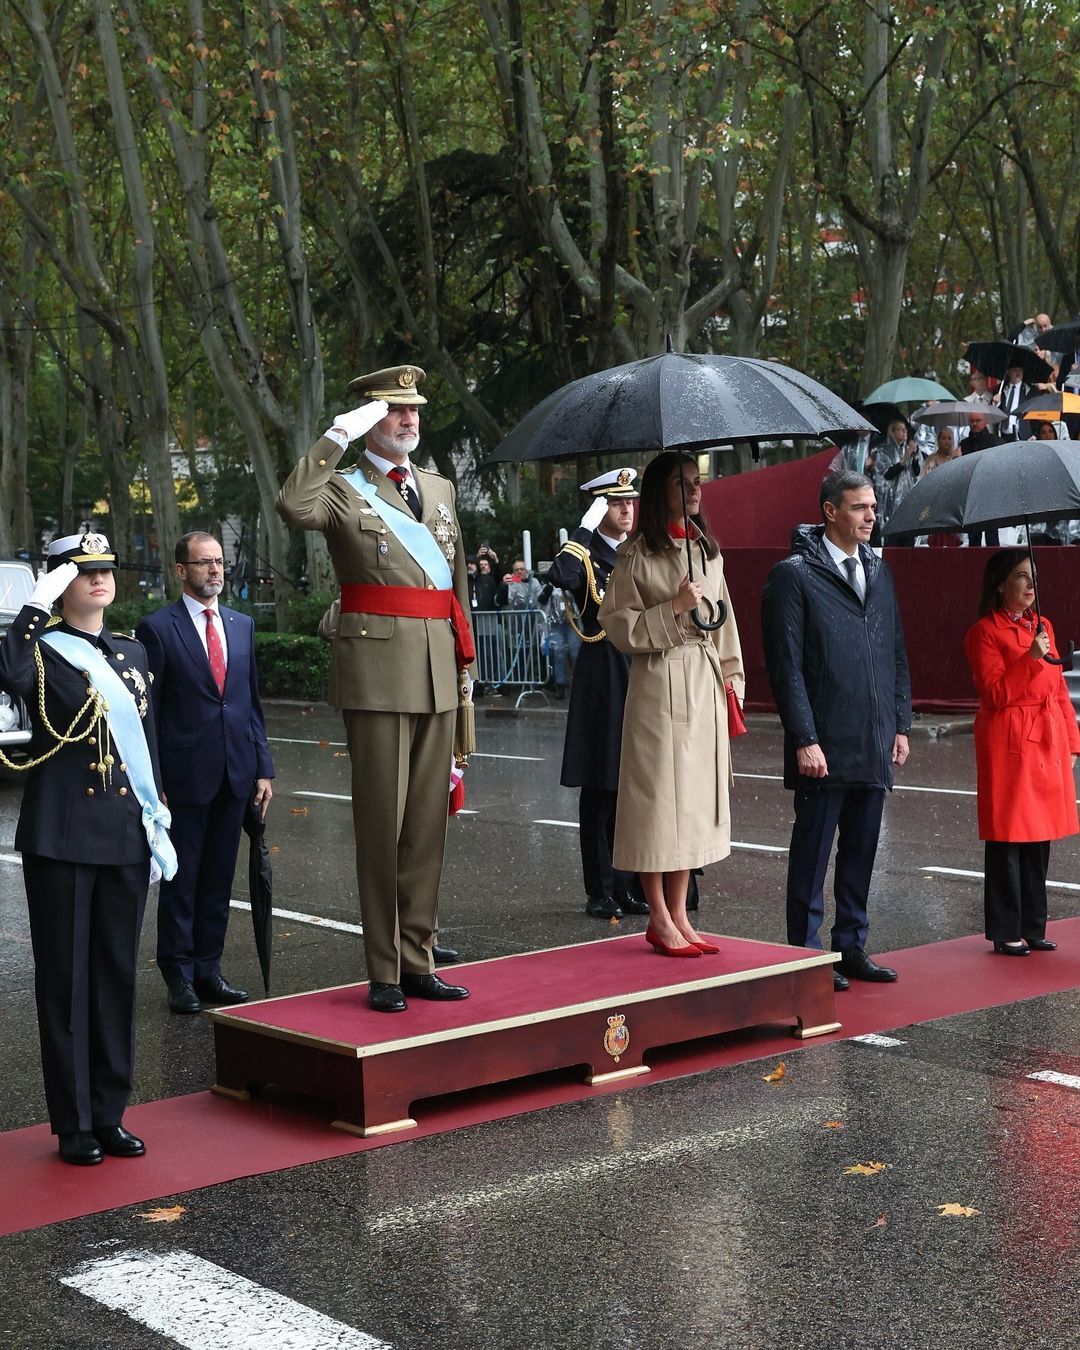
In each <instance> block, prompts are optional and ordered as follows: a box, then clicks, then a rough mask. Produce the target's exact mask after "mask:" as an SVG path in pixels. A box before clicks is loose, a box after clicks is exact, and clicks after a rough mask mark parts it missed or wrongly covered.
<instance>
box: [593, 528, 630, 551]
mask: <svg viewBox="0 0 1080 1350" xmlns="http://www.w3.org/2000/svg"><path fill="white" fill-rule="evenodd" d="M596 533H597V534H598V535H599V536H600V538H601V539H602V540H603V541H604V543H605V544H608V545H609V546H610V547H611V548H613V549H615V550H618V549H619V548H620V547H621V546H622V545H623V544H624V543H625V542H626V536H625V535H624V536H623V537H622V539H615V538H614V537H613V536H612V535H610V534H608V532H607V530H597V531H596Z"/></svg>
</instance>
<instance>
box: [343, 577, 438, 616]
mask: <svg viewBox="0 0 1080 1350" xmlns="http://www.w3.org/2000/svg"><path fill="white" fill-rule="evenodd" d="M453 599H454V592H453V591H428V590H422V589H421V588H420V587H419V586H359V585H345V586H342V588H341V612H342V614H390V615H392V616H393V617H394V618H396V619H449V617H450V612H451V610H450V602H451V601H452V600H453Z"/></svg>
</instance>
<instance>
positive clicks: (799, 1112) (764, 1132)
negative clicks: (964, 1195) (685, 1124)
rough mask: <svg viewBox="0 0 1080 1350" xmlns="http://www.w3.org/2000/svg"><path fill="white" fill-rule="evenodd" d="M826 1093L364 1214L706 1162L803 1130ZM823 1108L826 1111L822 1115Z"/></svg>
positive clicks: (532, 1193) (393, 1213) (584, 1187)
mask: <svg viewBox="0 0 1080 1350" xmlns="http://www.w3.org/2000/svg"><path fill="white" fill-rule="evenodd" d="M823 1103H824V1099H822V1100H818V1101H817V1102H804V1103H803V1104H802V1106H801V1107H791V1108H788V1107H785V1109H784V1115H783V1118H782V1120H778V1119H777V1118H776V1117H775V1116H774V1115H771V1114H770V1115H768V1116H767V1117H765V1118H764V1119H762V1120H759V1121H756V1122H754V1123H752V1124H747V1125H735V1126H732V1127H730V1128H728V1129H724V1130H714V1131H710V1132H708V1133H706V1134H697V1135H690V1136H681V1137H680V1138H678V1139H672V1140H668V1141H665V1142H663V1143H659V1144H653V1145H652V1146H651V1147H647V1148H642V1149H625V1150H619V1151H616V1152H612V1153H610V1154H607V1155H605V1156H603V1157H592V1158H585V1159H583V1160H582V1161H580V1162H574V1163H570V1164H569V1165H568V1166H566V1167H558V1168H554V1169H553V1170H551V1171H548V1172H529V1173H525V1174H524V1175H521V1176H516V1177H513V1178H511V1179H510V1180H508V1181H505V1182H503V1183H502V1184H500V1185H492V1186H480V1187H477V1188H476V1189H475V1190H471V1191H455V1192H451V1193H448V1194H444V1195H441V1196H439V1197H437V1198H436V1199H434V1200H430V1201H428V1202H426V1203H424V1204H418V1205H402V1206H401V1207H400V1208H397V1209H387V1210H382V1211H381V1212H377V1213H375V1214H372V1215H371V1216H370V1217H369V1218H368V1219H367V1220H366V1226H367V1228H368V1231H369V1232H372V1233H382V1232H396V1231H397V1230H398V1229H400V1228H402V1227H415V1226H418V1225H425V1224H434V1223H440V1222H445V1220H446V1216H447V1214H453V1215H455V1216H456V1217H458V1218H460V1217H461V1216H462V1215H463V1214H464V1213H466V1211H469V1210H484V1209H487V1208H489V1207H490V1206H491V1205H494V1204H498V1203H500V1202H502V1201H506V1200H510V1201H525V1202H528V1203H533V1204H534V1203H536V1202H537V1201H538V1200H539V1199H540V1198H541V1196H542V1195H543V1194H544V1193H545V1192H550V1191H559V1190H566V1191H567V1192H568V1193H577V1194H588V1193H589V1188H590V1187H591V1186H593V1185H595V1184H596V1182H597V1181H600V1180H602V1179H603V1178H605V1177H609V1176H614V1177H616V1178H619V1177H623V1178H625V1177H627V1176H631V1175H634V1174H635V1172H636V1171H637V1170H638V1169H640V1168H646V1167H664V1166H668V1165H672V1166H673V1165H676V1164H678V1163H680V1162H683V1161H684V1160H685V1159H687V1158H688V1157H698V1156H700V1157H701V1158H702V1160H703V1161H705V1162H706V1163H707V1162H708V1161H709V1160H710V1154H715V1153H720V1152H734V1151H735V1150H736V1149H741V1148H745V1147H747V1146H748V1145H755V1144H760V1143H765V1142H766V1141H768V1140H773V1139H775V1138H776V1135H777V1132H778V1131H779V1132H781V1133H787V1132H791V1133H800V1134H801V1133H802V1132H804V1131H805V1130H806V1129H808V1128H810V1127H811V1126H814V1125H820V1123H821V1121H822V1119H828V1115H827V1113H828V1112H829V1111H830V1110H832V1111H833V1112H834V1113H835V1111H836V1109H837V1108H836V1105H835V1102H831V1103H830V1104H828V1105H826V1104H823ZM823 1112H825V1113H826V1115H824V1116H823V1115H822V1113H823Z"/></svg>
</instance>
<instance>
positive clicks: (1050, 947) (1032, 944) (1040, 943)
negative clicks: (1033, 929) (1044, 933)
mask: <svg viewBox="0 0 1080 1350" xmlns="http://www.w3.org/2000/svg"><path fill="white" fill-rule="evenodd" d="M1028 951H1032V952H1056V951H1057V943H1056V942H1051V941H1050V939H1049V938H1035V940H1034V941H1032V939H1031V938H1028Z"/></svg>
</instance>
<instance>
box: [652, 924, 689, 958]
mask: <svg viewBox="0 0 1080 1350" xmlns="http://www.w3.org/2000/svg"><path fill="white" fill-rule="evenodd" d="M645 941H646V942H647V943H648V944H649V946H650V947H652V948H653V949H654V950H655V951H657V952H659V953H660V955H661V956H700V955H701V953H700V952H699V951H698V949H697V948H696V947H669V946H667V945H666V944H665V943H663V942H661V941H660V939H659V938H658V937H657V936H656V934H655V933H654V932H653V929H652V924H650V925H649V926H648V928H646V929H645Z"/></svg>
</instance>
